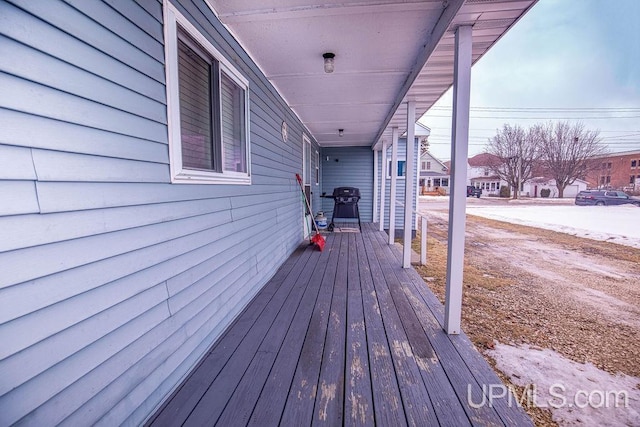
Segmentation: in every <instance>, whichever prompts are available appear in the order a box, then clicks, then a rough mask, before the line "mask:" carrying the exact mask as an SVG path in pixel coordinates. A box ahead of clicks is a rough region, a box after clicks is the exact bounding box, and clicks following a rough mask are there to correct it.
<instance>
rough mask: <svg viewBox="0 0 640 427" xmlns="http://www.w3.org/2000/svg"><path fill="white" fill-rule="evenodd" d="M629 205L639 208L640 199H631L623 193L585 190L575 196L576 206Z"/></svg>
mask: <svg viewBox="0 0 640 427" xmlns="http://www.w3.org/2000/svg"><path fill="white" fill-rule="evenodd" d="M628 203H631V204H633V205H636V206H640V198H637V197H631V196H629V195H627V194H626V193H625V192H624V191H611V190H585V191H581V192H579V193H578V195H577V196H576V205H579V206H587V205H596V206H608V205H624V204H628Z"/></svg>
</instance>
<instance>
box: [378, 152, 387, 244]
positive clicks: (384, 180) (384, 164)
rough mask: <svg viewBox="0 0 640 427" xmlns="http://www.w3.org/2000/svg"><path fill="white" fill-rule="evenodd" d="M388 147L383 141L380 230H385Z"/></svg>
mask: <svg viewBox="0 0 640 427" xmlns="http://www.w3.org/2000/svg"><path fill="white" fill-rule="evenodd" d="M387 147H388V144H387V142H386V141H382V168H381V171H382V173H381V174H380V175H381V177H380V231H384V198H385V192H386V191H385V190H386V187H387Z"/></svg>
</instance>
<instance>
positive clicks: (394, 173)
mask: <svg viewBox="0 0 640 427" xmlns="http://www.w3.org/2000/svg"><path fill="white" fill-rule="evenodd" d="M390 173H391V187H390V189H389V244H390V245H393V242H394V240H395V237H396V184H397V182H398V128H397V127H393V128H391V171H390Z"/></svg>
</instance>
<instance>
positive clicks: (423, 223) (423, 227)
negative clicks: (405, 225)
mask: <svg viewBox="0 0 640 427" xmlns="http://www.w3.org/2000/svg"><path fill="white" fill-rule="evenodd" d="M420 264H422V265H427V217H425V216H423V217H421V218H420Z"/></svg>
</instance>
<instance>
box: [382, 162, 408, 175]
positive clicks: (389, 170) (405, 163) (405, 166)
mask: <svg viewBox="0 0 640 427" xmlns="http://www.w3.org/2000/svg"><path fill="white" fill-rule="evenodd" d="M391 162H392V160H391V159H390V158H389V159H387V179H391V168H390V167H389V163H391ZM400 162H404V173H405V174H404V175H398V176H397V177H396V179H405V178H406V174H407V159H398V163H400ZM397 170H398V171H400V167H398V169H397Z"/></svg>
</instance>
